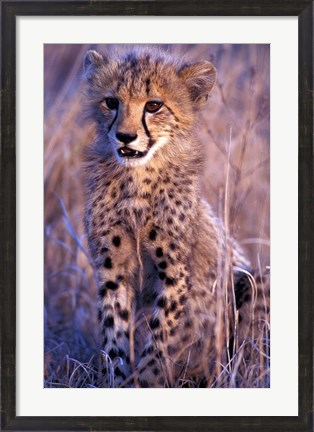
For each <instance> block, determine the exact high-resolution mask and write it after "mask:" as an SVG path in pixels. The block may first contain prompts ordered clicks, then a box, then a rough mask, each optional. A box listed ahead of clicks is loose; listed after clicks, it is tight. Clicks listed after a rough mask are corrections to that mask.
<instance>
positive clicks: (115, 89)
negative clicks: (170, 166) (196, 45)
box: [84, 49, 216, 166]
mask: <svg viewBox="0 0 314 432" xmlns="http://www.w3.org/2000/svg"><path fill="white" fill-rule="evenodd" d="M84 73H85V78H86V80H87V82H88V93H87V95H88V98H89V106H90V114H91V117H92V118H93V119H94V120H95V121H96V123H97V127H98V134H99V138H100V142H101V145H103V146H104V151H106V152H110V153H112V152H113V153H114V155H115V156H116V158H117V160H118V162H119V163H121V164H124V165H127V166H137V165H143V164H145V163H146V162H147V161H148V160H150V159H151V158H152V157H153V156H154V154H156V153H157V152H158V153H159V157H160V156H161V155H162V157H165V158H167V157H168V158H174V157H177V156H178V154H179V153H180V151H188V149H187V146H188V144H189V138H190V137H191V134H192V130H193V126H194V123H195V114H196V112H197V110H198V107H199V106H200V105H201V104H202V103H203V102H204V101H206V100H207V98H208V95H209V93H210V92H211V90H212V88H213V86H214V84H215V81H216V69H215V68H214V66H213V65H212V64H211V63H209V62H208V61H202V62H198V63H183V62H180V61H178V60H177V59H174V58H173V57H171V56H167V55H166V54H165V53H163V52H161V51H157V50H154V49H142V50H134V51H132V52H129V53H126V54H123V55H120V56H119V55H118V56H112V57H111V58H110V57H106V56H103V55H102V54H100V53H98V52H96V51H93V50H91V51H88V52H87V53H86V55H85V59H84Z"/></svg>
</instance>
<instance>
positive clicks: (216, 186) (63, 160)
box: [44, 44, 270, 387]
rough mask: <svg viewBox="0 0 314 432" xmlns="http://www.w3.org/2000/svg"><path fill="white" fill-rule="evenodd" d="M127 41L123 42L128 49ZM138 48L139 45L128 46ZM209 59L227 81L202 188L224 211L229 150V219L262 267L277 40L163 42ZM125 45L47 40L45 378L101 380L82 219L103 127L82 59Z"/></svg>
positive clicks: (216, 94)
mask: <svg viewBox="0 0 314 432" xmlns="http://www.w3.org/2000/svg"><path fill="white" fill-rule="evenodd" d="M126 47H127V46H126V45H123V48H126ZM128 47H131V45H128ZM162 47H164V48H165V49H167V50H169V51H170V52H172V53H174V54H175V55H178V56H180V57H182V56H186V58H187V59H190V60H192V61H198V60H209V61H211V62H212V63H213V64H214V65H215V67H216V68H217V71H218V82H217V84H216V86H215V87H214V89H213V91H212V93H211V95H210V98H209V102H208V104H207V106H206V108H205V109H204V110H203V112H202V114H201V118H200V127H199V132H200V139H201V140H202V141H203V142H204V143H205V145H206V149H207V153H206V169H205V172H204V174H203V192H204V196H205V197H206V199H207V200H208V202H209V203H210V204H211V205H212V207H213V208H214V209H215V211H216V212H217V214H219V215H220V216H221V217H224V215H223V212H222V209H223V207H224V197H225V185H226V172H227V166H228V153H229V154H230V156H229V176H230V179H229V199H228V207H229V228H230V232H231V234H232V235H233V236H234V237H235V238H236V239H237V240H238V241H239V243H240V244H241V245H242V246H243V248H244V250H245V251H246V253H247V256H248V257H249V259H250V260H251V262H252V264H253V267H254V268H259V267H261V268H262V269H264V268H265V267H266V266H269V256H270V232H269V230H270V218H269V209H270V207H269V202H270V184H269V182H270V178H269V173H270V159H269V157H270V130H269V127H270V119H269V113H270V108H269V105H270V100H269V95H270V93H269V92H270V82H269V78H270V49H269V45H248V44H246V45H205V44H202V45H162ZM91 48H92V49H96V50H99V51H100V52H103V53H106V52H107V51H110V50H112V49H113V48H117V45H115V46H112V45H79V44H71V45H70V44H65V45H59V44H58V45H45V48H44V98H45V101H44V106H45V117H44V145H45V153H44V179H45V180H44V181H45V210H44V217H45V362H44V364H45V370H44V385H45V387H94V386H97V356H98V350H99V347H98V345H97V344H98V323H97V317H96V312H97V307H96V301H97V290H96V284H95V278H94V274H93V270H92V266H91V262H90V257H89V255H88V249H87V245H86V236H85V233H84V228H83V210H84V201H83V200H84V185H83V176H82V170H81V167H82V152H83V150H84V148H85V147H86V146H87V145H88V144H89V143H90V142H91V141H92V140H93V136H94V127H93V125H91V124H88V123H87V122H86V121H85V120H84V116H83V110H84V80H83V79H82V78H83V73H82V64H83V58H84V55H85V53H86V51H87V50H88V49H91Z"/></svg>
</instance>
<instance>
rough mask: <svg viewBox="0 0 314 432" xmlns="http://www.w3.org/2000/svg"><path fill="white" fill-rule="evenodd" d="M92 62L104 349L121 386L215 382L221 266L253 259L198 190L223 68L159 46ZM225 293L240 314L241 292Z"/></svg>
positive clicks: (90, 216)
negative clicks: (202, 137)
mask: <svg viewBox="0 0 314 432" xmlns="http://www.w3.org/2000/svg"><path fill="white" fill-rule="evenodd" d="M84 71H85V78H86V81H87V101H88V105H89V114H90V117H91V119H92V120H93V121H94V122H95V124H96V127H97V137H96V140H95V142H94V143H93V144H92V145H91V146H90V147H89V148H88V151H87V154H86V176H87V182H86V183H87V194H86V217H85V226H86V232H87V235H88V241H89V247H90V251H91V255H92V257H93V260H94V263H95V267H96V269H97V275H98V284H99V325H100V330H101V334H102V347H101V348H102V350H103V351H104V352H105V353H106V354H108V356H109V357H110V359H111V360H114V359H115V358H117V357H120V358H121V359H122V362H118V361H117V362H115V363H114V364H115V365H116V366H115V369H114V386H119V385H121V384H122V383H127V384H126V385H128V386H134V385H135V384H136V383H135V381H134V380H133V379H129V378H130V377H131V376H137V377H138V380H137V381H138V383H139V385H140V386H141V387H164V386H165V385H168V386H176V385H178V383H180V380H181V381H182V377H183V376H184V377H197V378H198V379H208V378H209V377H211V375H212V374H213V373H214V370H215V361H216V360H217V359H218V358H219V359H220V360H222V353H220V354H219V356H218V354H217V346H218V345H219V344H218V343H217V335H216V333H215V331H216V322H217V314H218V310H219V307H220V306H219V307H218V306H217V304H218V305H219V304H220V303H219V302H218V296H219V289H220V288H221V286H222V284H221V283H220V282H219V281H220V280H221V278H222V277H225V276H224V275H222V274H220V270H219V269H224V268H225V264H224V261H225V259H226V257H229V260H230V269H231V268H232V267H233V266H237V267H238V268H244V269H246V268H248V267H249V263H248V261H247V260H246V259H245V257H244V256H243V254H242V251H241V249H240V248H239V246H238V245H237V243H236V242H235V241H234V240H233V239H226V236H225V233H224V229H223V226H222V223H221V221H220V220H219V219H218V218H217V217H216V216H215V215H214V213H213V212H212V210H211V207H210V206H209V205H208V204H207V203H204V201H203V200H202V198H201V194H200V172H201V168H202V164H203V160H204V157H203V147H202V143H201V142H200V141H199V140H198V138H197V133H196V131H197V116H198V111H199V109H200V107H201V106H202V105H204V103H205V102H206V101H207V98H208V95H209V93H210V92H211V90H212V88H213V86H214V84H215V81H216V69H215V67H214V66H213V65H212V64H211V63H209V62H208V61H201V62H198V63H183V62H181V61H179V60H178V59H175V58H173V57H172V56H169V55H167V54H165V53H163V52H161V51H158V50H155V49H151V48H149V49H138V50H133V51H132V52H128V53H126V54H121V55H119V56H114V57H109V56H107V55H101V54H100V53H98V52H96V51H88V52H87V54H86V56H85V60H84ZM139 254H140V255H139ZM140 264H141V265H140ZM140 268H141V272H142V275H140V274H139V273H140ZM141 277H142V279H141ZM230 278H231V274H230ZM240 279H241V283H242V285H241V286H242V288H243V287H244V286H245V282H244V278H243V276H242V273H241V272H240V273H237V274H234V275H233V281H234V283H229V285H230V287H232V286H233V285H235V287H236V286H237V283H238V280H240ZM140 280H142V283H141V285H142V287H141V289H140V288H139V286H140ZM214 286H215V289H213V287H214ZM244 291H245V288H243V289H242V291H241V293H243V292H244ZM236 292H237V291H236ZM226 295H228V299H229V301H230V302H231V305H230V310H231V314H232V311H233V306H232V299H233V298H234V294H232V295H231V294H230V293H229V294H228V293H227V294H226ZM224 296H225V294H224ZM219 313H220V312H219ZM143 318H144V319H143ZM139 321H141V324H139ZM228 325H229V324H228ZM231 327H232V325H231V324H230V328H231ZM225 334H230V330H229V329H228V331H226V332H223V334H221V335H220V338H226V336H225ZM219 343H220V342H219ZM222 345H224V346H227V343H226V341H225V340H224V341H223V344H222ZM130 347H131V348H130ZM224 355H225V354H224ZM102 367H103V368H104V369H103V377H102V378H103V382H102V385H104V386H108V385H109V382H108V378H107V376H108V374H107V371H106V367H105V364H103V366H102Z"/></svg>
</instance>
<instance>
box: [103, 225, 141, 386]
mask: <svg viewBox="0 0 314 432" xmlns="http://www.w3.org/2000/svg"><path fill="white" fill-rule="evenodd" d="M133 250H134V244H133V240H132V238H131V237H129V236H128V235H127V233H126V232H125V231H123V229H122V228H121V227H117V228H113V229H109V230H107V231H106V230H104V231H103V236H102V242H101V246H100V249H99V252H98V255H97V258H96V259H95V262H96V264H97V270H98V281H99V322H100V329H101V332H102V336H103V342H102V356H103V357H102V377H103V378H104V382H102V383H101V384H102V385H104V386H106V387H109V386H110V387H118V386H120V385H121V383H122V382H123V381H124V380H125V379H126V378H127V377H128V376H129V375H130V373H131V366H130V340H129V339H130V328H131V322H132V318H133V312H134V311H133V307H132V305H133V299H134V291H133V288H132V281H133V280H134V277H135V276H134V274H135V272H136V269H137V263H136V260H135V258H134V254H133V253H132V251H133ZM132 354H133V353H131V358H132ZM108 356H109V358H108Z"/></svg>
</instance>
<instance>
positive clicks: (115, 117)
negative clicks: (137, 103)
mask: <svg viewBox="0 0 314 432" xmlns="http://www.w3.org/2000/svg"><path fill="white" fill-rule="evenodd" d="M117 117H118V110H117V111H116V115H115V116H114V119H113V121H112V123H111V125H110V126H109V129H108V132H107V133H109V132H110V131H111V128H112V126H113V124H114V122H115V121H116V119H117Z"/></svg>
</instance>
